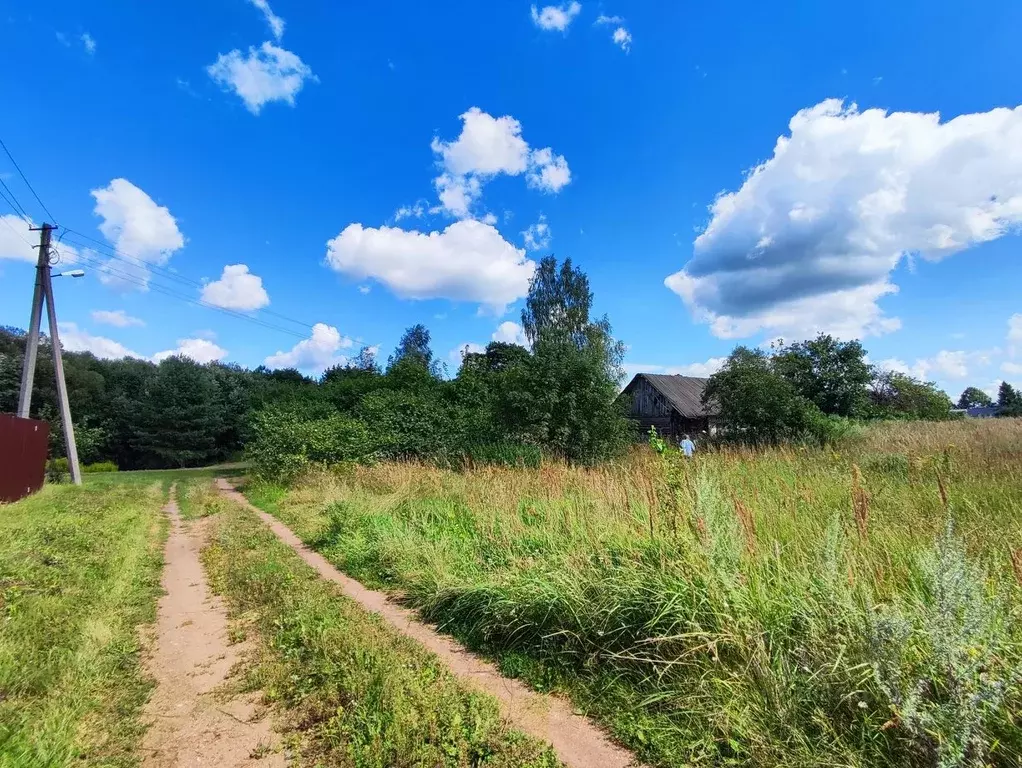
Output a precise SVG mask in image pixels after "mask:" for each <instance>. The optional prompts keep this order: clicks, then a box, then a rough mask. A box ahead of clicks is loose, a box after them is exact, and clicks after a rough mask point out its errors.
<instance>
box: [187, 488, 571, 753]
mask: <svg viewBox="0 0 1022 768" xmlns="http://www.w3.org/2000/svg"><path fill="white" fill-rule="evenodd" d="M187 495H188V497H189V499H190V507H191V514H193V515H196V516H198V515H215V518H214V520H213V521H212V523H213V532H212V534H211V538H210V544H209V546H208V547H207V548H206V550H205V552H204V556H203V557H204V562H205V564H206V567H207V571H208V572H209V575H210V583H211V586H212V587H213V589H214V590H215V591H216V592H218V593H220V594H222V595H224V597H225V598H226V599H227V602H228V605H229V608H230V612H231V614H232V616H233V618H234V619H235V622H236V623H235V627H236V628H242V629H243V630H244V631H247V632H249V633H250V634H251V635H254V638H255V639H257V640H258V647H259V652H258V654H257V658H256V661H255V663H254V664H252V665H251V666H250V668H249V669H248V670H247V673H246V681H247V684H248V685H249V686H250V687H251V689H253V690H255V689H261V690H262V691H263V692H264V694H265V695H266V697H267V699H268V700H269V702H270V703H271V704H276V705H279V711H280V712H282V713H283V717H284V720H283V722H282V723H281V724H282V726H283V727H284V730H285V732H286V734H287V745H288V747H289V750H290V752H291V753H292V755H293V756H294V757H295V758H296V759H297V760H298V762H299V763H300V764H302V765H337V766H358V767H359V768H377V767H378V768H386V767H387V766H452V767H453V766H465V767H466V768H467V766H491V767H492V768H517V767H518V766H525V767H527V768H529V767H531V768H556V766H557V765H559V763H558V761H557V760H556V758H555V757H554V756H553V755H552V754H551V753H550V752H549V751H548V750H547V749H545V748H543V747H541V746H540V745H538V744H536V743H535V742H534V741H532V740H530V739H528V738H526V737H524V736H522V735H521V734H518V733H515V732H513V731H510V730H508V728H507V727H506V726H505V725H504V723H503V722H502V721H501V718H500V716H499V713H498V711H497V706H496V703H495V702H494V701H493V700H491V699H490V698H489V697H487V696H483V695H479V694H475V693H472V692H469V691H466V690H465V689H464V688H462V687H461V686H460V685H459V684H458V683H457V681H455V680H454V678H453V677H452V676H451V674H450V673H449V672H447V671H446V669H445V668H444V667H443V666H442V665H441V664H440V663H439V662H438V661H437V660H436V658H435V657H433V656H432V655H431V654H429V653H427V652H426V651H424V650H422V649H421V648H420V647H419V646H418V644H417V643H415V642H414V641H412V640H409V639H407V638H404V637H402V636H401V635H399V634H398V633H397V632H395V631H394V630H392V629H390V628H389V627H387V626H386V625H385V624H384V623H383V622H382V621H380V620H378V619H377V618H376V617H375V616H373V615H371V614H368V613H366V612H365V611H364V610H362V609H361V608H359V607H358V606H357V605H355V604H354V603H353V602H351V601H350V600H348V599H347V598H345V597H343V596H341V595H340V594H339V593H338V591H337V590H336V589H335V588H334V587H333V585H331V584H329V583H328V582H324V581H322V580H321V579H319V578H318V577H317V575H316V574H315V572H314V571H313V570H312V569H311V568H309V567H308V566H306V565H305V564H304V563H302V562H301V560H300V559H299V558H298V556H297V555H295V554H294V552H293V551H292V550H291V549H290V548H289V547H287V546H286V545H285V544H282V543H281V542H280V541H279V540H278V539H277V538H276V537H275V536H274V535H273V534H272V533H271V532H270V531H269V530H267V528H266V527H265V526H264V525H263V524H262V523H261V522H260V521H259V520H258V519H257V518H256V516H255V515H254V514H253V513H251V512H249V511H246V510H243V509H241V508H240V507H238V505H236V504H233V503H231V502H227V501H225V500H224V499H223V498H222V497H218V496H217V495H216V494H215V492H211V490H210V486H209V485H208V484H203V485H201V486H200V485H195V484H193V485H192V486H191V487H190V488H189V489H188V493H187Z"/></svg>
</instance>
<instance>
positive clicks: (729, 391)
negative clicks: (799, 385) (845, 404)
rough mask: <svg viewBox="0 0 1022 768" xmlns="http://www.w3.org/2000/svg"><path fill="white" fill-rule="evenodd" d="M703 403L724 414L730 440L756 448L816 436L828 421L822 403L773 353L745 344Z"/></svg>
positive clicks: (725, 433) (709, 385)
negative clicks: (780, 368) (777, 365)
mask: <svg viewBox="0 0 1022 768" xmlns="http://www.w3.org/2000/svg"><path fill="white" fill-rule="evenodd" d="M703 404H704V405H705V406H706V407H707V408H708V409H712V410H715V411H716V412H717V413H718V414H719V415H718V420H719V428H720V431H721V434H722V435H723V436H724V437H725V438H726V439H729V440H734V441H736V442H741V443H746V444H753V445H758V444H773V443H780V442H784V441H788V440H796V439H799V438H802V437H805V436H808V435H811V434H812V433H813V430H814V429H815V427H816V426H817V425H818V423H819V420H820V419H821V418H822V414H821V413H820V410H819V408H817V406H816V404H815V403H813V402H812V401H811V400H809V399H808V398H807V397H804V396H803V395H802V394H800V393H799V391H798V390H797V389H796V387H795V385H794V384H792V382H791V381H790V380H789V379H788V378H787V377H785V376H782V375H781V374H780V373H778V372H777V371H776V370H775V369H774V361H773V360H772V358H771V357H770V355H768V354H767V353H766V352H764V351H763V350H761V349H750V348H749V347H744V346H740V347H736V348H735V349H734V351H733V352H732V353H731V354H730V355H729V356H728V359H727V361H726V362H725V363H724V365H723V367H722V368H721V369H720V370H719V371H717V372H716V373H715V374H713V375H712V376H710V379H709V381H707V383H706V388H705V389H704V390H703Z"/></svg>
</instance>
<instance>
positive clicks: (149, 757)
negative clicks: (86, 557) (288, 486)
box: [142, 489, 285, 768]
mask: <svg viewBox="0 0 1022 768" xmlns="http://www.w3.org/2000/svg"><path fill="white" fill-rule="evenodd" d="M165 511H166V513H167V515H168V516H169V517H170V521H171V529H170V536H169V537H168V539H167V546H166V550H165V560H166V564H165V566H164V571H163V588H164V590H165V591H166V595H165V596H164V597H162V598H161V599H160V603H159V613H158V618H157V622H156V626H155V645H154V647H153V651H152V654H151V656H150V657H149V658H148V659H147V663H146V666H147V670H148V672H149V674H150V675H152V676H153V677H154V678H155V680H156V682H157V687H156V691H155V692H154V693H153V696H152V698H151V699H150V700H149V703H148V705H147V706H146V711H145V715H146V720H147V722H148V723H149V724H150V728H149V730H148V732H147V733H146V736H145V739H144V741H143V745H142V746H143V750H144V757H143V766H145V768H172V767H173V768H177V767H178V766H181V767H184V766H217V768H233V767H234V766H260V768H277V767H278V766H283V765H284V764H285V761H284V757H283V755H282V754H281V753H280V752H279V751H278V750H277V748H276V744H277V740H276V739H275V736H274V734H273V732H272V730H271V727H270V721H269V717H268V716H267V717H259V712H258V706H257V702H258V700H259V694H258V693H256V694H245V695H243V696H234V697H228V696H225V695H224V694H223V692H221V691H217V688H218V687H219V686H221V685H222V684H223V683H224V681H225V680H227V678H228V674H229V673H230V671H231V669H232V667H234V665H235V664H236V663H237V662H238V661H239V658H240V653H241V650H242V647H241V646H238V645H231V644H230V643H229V642H228V637H227V614H226V612H225V610H224V607H223V605H222V604H221V602H220V600H219V599H218V598H216V597H213V596H211V595H210V592H209V589H208V587H207V584H206V574H205V572H204V570H203V568H202V563H201V562H200V560H199V551H200V549H201V546H202V536H203V530H204V527H205V526H204V524H205V521H197V522H194V523H189V522H185V521H182V520H181V517H180V515H179V514H178V509H177V503H176V502H175V500H174V490H173V489H171V495H170V502H169V503H168V504H167V506H166V507H165Z"/></svg>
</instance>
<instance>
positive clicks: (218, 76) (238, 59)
mask: <svg viewBox="0 0 1022 768" xmlns="http://www.w3.org/2000/svg"><path fill="white" fill-rule="evenodd" d="M206 72H207V73H208V74H209V76H210V77H211V78H213V80H214V81H215V82H216V83H218V84H219V85H220V86H221V87H223V88H225V89H228V90H233V91H234V92H235V93H237V94H238V96H240V97H241V99H242V101H244V102H245V106H246V107H247V108H248V111H249V112H251V113H252V114H253V115H258V114H259V112H260V110H262V108H263V105H265V104H267V103H269V102H271V101H283V102H285V103H286V104H288V105H289V106H292V107H293V106H294V105H295V96H297V95H298V92H299V91H301V90H302V86H304V85H305V81H306V80H311V81H313V82H316V79H317V78H316V76H315V75H314V74H313V73H312V69H310V68H309V66H308V65H307V64H305V63H304V62H303V61H302V60H301V59H300V58H299V57H298V54H295V53H292V52H291V51H288V50H285V49H283V48H280V47H279V46H276V45H274V44H273V43H271V42H269V41H266V42H265V43H263V44H262V45H261V46H260V47H259V48H255V47H252V46H250V47H249V49H248V54H247V55H246V54H244V53H242V52H241V51H240V50H237V49H235V50H233V51H231V52H230V53H221V54H220V55H219V56H218V57H217V60H216V61H215V62H214V63H213V64H210V65H209V66H208V67H206Z"/></svg>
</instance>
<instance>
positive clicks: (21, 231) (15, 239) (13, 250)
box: [0, 213, 39, 264]
mask: <svg viewBox="0 0 1022 768" xmlns="http://www.w3.org/2000/svg"><path fill="white" fill-rule="evenodd" d="M32 226H33V224H32V222H31V221H26V220H25V219H23V218H21V217H20V216H15V215H14V214H13V213H8V214H6V215H5V216H0V259H14V260H15V261H27V262H30V263H32V264H35V262H36V260H37V259H38V258H39V256H38V254H37V253H36V249H35V248H33V247H32V241H33V240H35V241H36V242H37V243H38V242H39V233H38V232H32V231H31V230H30V229H29V228H30V227H32Z"/></svg>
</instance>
